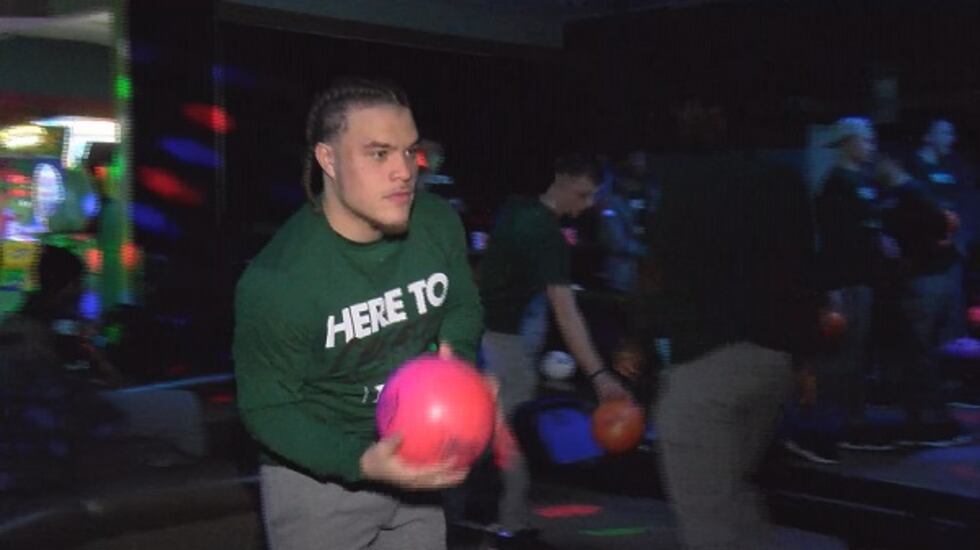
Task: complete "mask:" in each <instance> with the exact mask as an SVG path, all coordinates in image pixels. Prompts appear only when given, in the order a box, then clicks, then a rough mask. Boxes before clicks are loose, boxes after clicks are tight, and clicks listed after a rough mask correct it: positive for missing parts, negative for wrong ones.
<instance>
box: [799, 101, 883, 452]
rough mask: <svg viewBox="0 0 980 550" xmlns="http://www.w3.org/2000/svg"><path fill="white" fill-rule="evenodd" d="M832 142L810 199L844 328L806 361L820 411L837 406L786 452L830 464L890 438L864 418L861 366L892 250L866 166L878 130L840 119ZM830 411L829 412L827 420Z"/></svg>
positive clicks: (824, 273)
mask: <svg viewBox="0 0 980 550" xmlns="http://www.w3.org/2000/svg"><path fill="white" fill-rule="evenodd" d="M834 134H835V135H834V138H833V141H832V143H831V145H833V146H834V147H836V149H837V154H838V156H837V162H836V164H835V166H834V167H833V168H832V169H831V171H830V173H829V174H828V175H827V177H826V178H825V179H824V182H823V186H822V189H821V190H820V192H819V193H818V195H817V197H816V199H815V201H814V214H815V220H816V225H817V234H818V243H819V244H818V261H817V273H818V275H817V277H818V286H819V287H820V288H821V289H822V290H824V291H825V292H826V303H827V307H828V308H829V309H830V310H833V311H836V312H838V313H840V314H842V315H843V316H844V317H845V319H846V322H847V330H846V332H845V333H844V334H843V335H842V337H841V338H840V340H839V342H837V345H836V346H835V347H834V349H832V350H829V351H828V352H827V353H824V354H823V355H821V356H817V357H813V358H811V359H810V360H808V362H809V365H808V368H809V369H811V370H812V371H813V372H814V373H815V374H816V377H817V387H818V400H819V402H820V403H819V405H820V408H821V409H824V410H826V411H831V410H834V409H836V408H838V407H839V408H840V409H841V411H840V413H842V414H841V415H840V416H842V417H843V418H842V419H841V421H839V422H834V424H836V425H837V426H835V427H831V428H829V429H823V430H821V433H823V434H828V433H829V434H830V436H829V437H820V438H817V439H814V438H812V437H810V435H813V434H806V433H804V434H800V435H798V436H794V438H793V439H791V440H789V441H787V442H786V443H785V446H786V448H787V449H788V450H790V451H791V452H794V453H795V454H797V455H800V456H802V457H804V458H806V459H808V460H811V461H814V462H821V463H828V462H837V461H838V459H839V453H838V451H837V449H838V448H845V449H851V450H875V451H884V450H892V449H894V448H895V446H894V444H893V443H892V441H891V438H890V436H888V435H887V434H884V433H882V432H880V431H879V430H876V429H872V428H870V427H868V425H867V423H866V421H865V405H866V396H865V385H866V383H865V371H866V368H867V367H868V364H869V360H870V349H871V348H870V344H871V327H872V325H871V316H872V304H873V290H872V288H873V286H874V284H875V281H876V279H877V277H878V276H879V274H880V273H881V268H882V267H883V266H884V265H885V264H886V261H887V259H888V258H893V257H895V256H896V255H897V254H898V251H897V249H896V246H895V243H894V240H893V239H891V238H889V237H887V236H885V235H883V234H882V231H881V217H880V214H881V213H880V209H881V201H880V191H879V189H878V187H877V185H876V184H875V182H874V180H873V179H872V178H870V177H869V176H868V175H867V174H866V172H865V169H866V167H867V165H868V163H869V162H871V160H872V159H873V157H874V155H875V153H876V150H877V136H876V134H875V130H874V127H873V126H872V125H871V122H870V121H869V120H867V119H865V118H860V117H847V118H843V119H840V120H839V121H838V122H837V123H836V126H835V132H834ZM835 416H837V414H833V415H828V418H830V417H835Z"/></svg>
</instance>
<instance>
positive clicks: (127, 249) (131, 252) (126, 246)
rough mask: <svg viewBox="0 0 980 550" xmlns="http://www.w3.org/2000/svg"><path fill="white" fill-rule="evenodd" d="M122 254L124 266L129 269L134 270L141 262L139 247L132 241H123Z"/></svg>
mask: <svg viewBox="0 0 980 550" xmlns="http://www.w3.org/2000/svg"><path fill="white" fill-rule="evenodd" d="M120 255H121V256H122V263H123V267H125V268H126V269H127V270H129V271H132V270H133V269H134V268H135V267H136V266H137V265H139V263H140V251H139V248H137V247H136V245H135V244H134V243H133V242H131V241H127V242H125V243H123V245H122V248H121V249H120Z"/></svg>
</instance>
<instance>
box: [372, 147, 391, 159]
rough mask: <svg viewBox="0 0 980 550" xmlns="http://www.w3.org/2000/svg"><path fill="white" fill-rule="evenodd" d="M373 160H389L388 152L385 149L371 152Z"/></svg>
mask: <svg viewBox="0 0 980 550" xmlns="http://www.w3.org/2000/svg"><path fill="white" fill-rule="evenodd" d="M371 158H373V159H375V160H384V159H386V158H388V151H386V150H384V149H379V150H377V151H371Z"/></svg>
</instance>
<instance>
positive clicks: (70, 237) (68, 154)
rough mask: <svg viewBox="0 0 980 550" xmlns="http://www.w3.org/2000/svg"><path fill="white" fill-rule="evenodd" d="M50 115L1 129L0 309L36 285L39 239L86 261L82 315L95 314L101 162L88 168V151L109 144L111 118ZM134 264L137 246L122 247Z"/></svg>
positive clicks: (15, 304)
mask: <svg viewBox="0 0 980 550" xmlns="http://www.w3.org/2000/svg"><path fill="white" fill-rule="evenodd" d="M79 122H80V119H77V118H73V119H66V118H62V119H48V120H44V121H36V122H34V123H30V124H20V125H16V126H8V127H5V128H0V239H2V255H0V315H3V314H6V313H10V312H12V311H16V310H17V309H18V308H19V307H20V305H21V304H22V302H23V298H24V294H25V293H26V292H30V291H31V290H33V289H34V288H35V285H36V281H35V280H34V270H33V267H34V266H35V265H36V260H37V257H38V253H39V252H40V250H41V247H42V246H43V245H52V246H58V247H61V248H66V249H69V250H71V251H72V252H73V253H75V254H77V255H78V256H79V257H81V258H82V260H83V261H84V262H85V265H86V266H87V267H88V274H87V280H86V284H87V287H88V288H87V292H86V293H85V295H84V297H83V302H82V304H81V309H82V312H83V314H84V315H86V316H87V317H90V318H95V317H97V316H98V315H99V309H100V308H99V303H100V299H99V292H98V290H99V288H100V286H101V284H100V277H101V276H102V274H103V263H104V262H103V253H102V251H101V250H100V246H99V242H98V238H97V235H96V233H94V229H95V227H96V225H97V223H96V222H97V220H98V217H99V213H100V209H101V207H102V205H101V204H100V202H101V201H100V196H102V194H101V193H100V192H99V186H100V185H102V184H103V183H104V182H100V181H99V180H100V178H102V179H108V178H109V177H110V173H109V172H110V167H109V166H108V165H107V163H103V165H102V166H100V167H94V168H95V169H94V170H86V166H85V164H86V162H85V161H86V159H87V158H88V156H89V155H90V153H91V152H92V151H98V150H101V149H103V148H104V147H105V146H111V145H112V140H114V139H115V132H116V130H115V125H114V123H113V122H112V121H95V120H91V119H88V120H83V122H85V124H84V125H83V126H81V127H84V128H85V129H86V130H85V131H78V130H77V129H75V128H78V127H80V126H79V125H78V123H79ZM123 255H124V256H126V259H127V260H128V263H130V264H133V265H131V266H130V267H131V268H133V269H135V268H136V265H135V264H136V263H137V261H136V260H137V257H138V253H137V251H136V250H135V249H134V250H131V251H129V254H124V253H123Z"/></svg>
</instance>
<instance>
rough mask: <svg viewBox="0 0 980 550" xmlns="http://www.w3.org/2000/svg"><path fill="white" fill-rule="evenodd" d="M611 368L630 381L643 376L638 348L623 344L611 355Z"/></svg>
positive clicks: (641, 356) (640, 352) (641, 360)
mask: <svg viewBox="0 0 980 550" xmlns="http://www.w3.org/2000/svg"><path fill="white" fill-rule="evenodd" d="M612 368H613V370H615V371H616V372H618V373H619V374H621V375H623V376H625V377H626V378H628V379H630V380H636V379H637V378H639V377H640V375H642V374H643V370H644V369H643V352H642V351H640V348H639V346H636V345H633V344H624V345H622V346H620V347H619V349H617V350H616V351H615V352H614V353H613V361H612Z"/></svg>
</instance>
